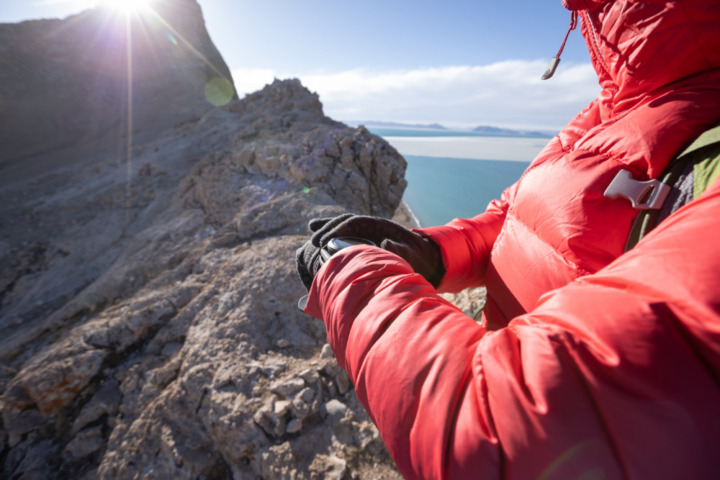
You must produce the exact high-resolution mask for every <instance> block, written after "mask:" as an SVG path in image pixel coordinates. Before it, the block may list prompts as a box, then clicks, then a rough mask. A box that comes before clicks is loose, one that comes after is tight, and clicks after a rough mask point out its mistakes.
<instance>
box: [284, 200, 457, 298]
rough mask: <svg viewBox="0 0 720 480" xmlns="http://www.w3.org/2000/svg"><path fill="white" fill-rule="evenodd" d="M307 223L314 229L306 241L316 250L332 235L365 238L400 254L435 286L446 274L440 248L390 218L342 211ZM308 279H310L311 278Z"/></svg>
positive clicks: (335, 236)
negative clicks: (343, 212) (343, 213)
mask: <svg viewBox="0 0 720 480" xmlns="http://www.w3.org/2000/svg"><path fill="white" fill-rule="evenodd" d="M309 227H310V230H311V231H313V232H314V233H313V235H312V237H311V239H310V242H309V243H310V244H311V245H312V246H313V247H315V248H316V249H317V250H318V251H319V249H320V248H322V247H323V246H325V245H326V244H327V242H329V241H330V239H332V238H338V237H359V238H365V239H367V240H370V241H371V242H373V243H375V245H379V246H380V247H381V248H384V249H385V250H388V251H390V252H392V253H394V254H396V255H398V256H400V257H402V258H403V259H404V260H405V261H406V262H408V263H409V264H410V265H411V266H412V268H413V270H415V272H417V273H419V274H420V275H422V276H423V277H425V279H426V280H427V281H428V282H430V283H431V284H432V285H433V286H434V287H437V286H438V285H439V284H440V281H441V280H442V277H443V275H444V274H445V268H444V267H443V263H442V255H441V253H440V248H439V247H438V246H437V245H436V244H435V242H433V241H432V240H430V239H427V238H424V237H422V236H420V235H418V234H417V233H415V232H413V231H411V230H409V229H407V228H405V227H403V226H402V225H400V224H399V223H395V222H393V221H391V220H387V219H384V218H380V217H371V216H366V215H352V214H345V215H340V216H338V217H334V218H317V219H313V220H311V221H310V224H309ZM303 248H305V247H303ZM318 257H319V254H318ZM298 265H299V264H298ZM298 268H299V266H298ZM319 268H320V267H319V266H318V269H319ZM315 273H317V270H315ZM313 276H314V275H313ZM301 277H302V274H301ZM310 283H312V278H311V279H310Z"/></svg>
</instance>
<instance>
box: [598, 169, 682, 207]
mask: <svg viewBox="0 0 720 480" xmlns="http://www.w3.org/2000/svg"><path fill="white" fill-rule="evenodd" d="M669 193H670V186H669V185H666V184H664V183H662V182H660V181H659V180H646V181H644V182H641V181H640V180H634V179H633V178H632V176H631V175H630V172H629V171H627V170H620V171H619V172H618V173H617V175H616V176H615V178H614V179H613V181H612V182H610V185H608V187H607V189H606V190H605V193H604V194H603V196H605V197H607V198H625V199H628V200H630V202H631V203H632V206H633V208H635V209H637V210H657V209H659V208H661V207H662V206H663V203H664V202H665V199H666V198H667V196H668V194H669Z"/></svg>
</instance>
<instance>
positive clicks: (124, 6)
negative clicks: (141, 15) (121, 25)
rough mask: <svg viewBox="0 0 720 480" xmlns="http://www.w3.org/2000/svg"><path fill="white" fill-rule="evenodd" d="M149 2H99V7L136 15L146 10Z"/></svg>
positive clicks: (132, 0) (106, 0)
mask: <svg viewBox="0 0 720 480" xmlns="http://www.w3.org/2000/svg"><path fill="white" fill-rule="evenodd" d="M149 3H150V0H101V1H100V5H101V6H103V7H106V8H109V9H112V10H115V11H118V12H124V13H128V14H130V13H136V12H139V11H141V10H144V9H146V8H147V7H148V6H149Z"/></svg>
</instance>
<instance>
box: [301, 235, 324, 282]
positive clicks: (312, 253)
mask: <svg viewBox="0 0 720 480" xmlns="http://www.w3.org/2000/svg"><path fill="white" fill-rule="evenodd" d="M295 258H296V263H297V271H298V275H299V276H300V280H301V281H302V282H303V285H305V288H307V290H308V291H309V290H310V287H311V285H312V282H313V279H314V278H315V275H317V272H318V270H320V267H321V266H322V262H321V257H320V249H318V248H315V247H314V246H313V245H312V244H311V243H309V242H308V243H306V244H305V245H304V246H302V247H301V248H299V249H298V250H297V251H296V253H295Z"/></svg>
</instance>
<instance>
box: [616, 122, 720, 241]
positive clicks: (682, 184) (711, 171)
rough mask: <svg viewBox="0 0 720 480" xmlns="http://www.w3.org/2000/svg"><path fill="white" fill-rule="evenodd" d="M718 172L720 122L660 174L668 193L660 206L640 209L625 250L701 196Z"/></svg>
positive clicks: (719, 160)
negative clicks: (668, 189) (668, 190)
mask: <svg viewBox="0 0 720 480" xmlns="http://www.w3.org/2000/svg"><path fill="white" fill-rule="evenodd" d="M718 174H720V124H718V125H715V126H714V127H712V128H710V129H709V130H706V131H705V132H703V133H702V134H701V135H700V136H699V137H697V138H696V139H695V140H694V141H693V142H692V143H691V144H690V145H689V146H688V147H686V148H685V149H684V150H683V151H682V152H681V153H680V154H679V155H678V156H677V157H676V158H675V160H673V161H672V162H671V163H670V165H669V166H668V167H667V168H666V169H665V171H664V172H663V174H662V175H661V177H660V182H661V183H663V184H665V185H667V186H669V187H670V193H669V194H668V196H667V198H666V199H665V200H664V201H663V204H662V206H661V207H660V208H657V209H652V210H643V211H641V212H640V213H639V214H638V216H637V218H636V219H635V222H634V223H633V226H632V228H631V230H630V235H629V236H628V240H627V243H626V245H625V251H626V252H627V251H628V250H630V249H631V248H633V247H634V246H635V245H637V243H638V242H639V241H640V239H642V238H643V237H644V236H645V235H647V234H648V233H649V232H650V231H651V230H652V229H653V228H655V227H656V226H657V225H658V224H659V223H660V222H662V221H663V220H665V219H666V218H667V217H669V216H670V214H672V213H673V212H675V211H676V210H677V209H679V208H680V207H682V206H683V205H686V204H687V203H690V202H691V201H692V200H694V199H695V198H697V197H698V196H700V195H701V194H702V193H703V192H704V191H705V189H707V187H709V186H710V184H712V182H713V181H714V180H715V179H716V178H717V177H718Z"/></svg>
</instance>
